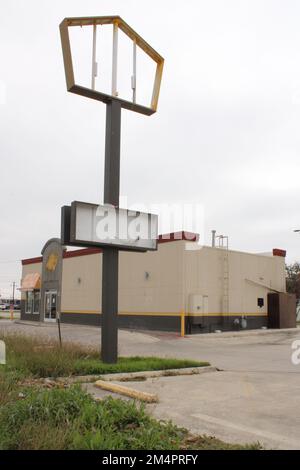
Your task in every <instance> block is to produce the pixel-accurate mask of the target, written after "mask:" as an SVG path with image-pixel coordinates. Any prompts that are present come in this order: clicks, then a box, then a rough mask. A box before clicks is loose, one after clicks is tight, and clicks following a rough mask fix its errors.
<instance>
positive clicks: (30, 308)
mask: <svg viewBox="0 0 300 470" xmlns="http://www.w3.org/2000/svg"><path fill="white" fill-rule="evenodd" d="M25 312H26V313H40V291H39V290H35V291H29V292H26V301H25Z"/></svg>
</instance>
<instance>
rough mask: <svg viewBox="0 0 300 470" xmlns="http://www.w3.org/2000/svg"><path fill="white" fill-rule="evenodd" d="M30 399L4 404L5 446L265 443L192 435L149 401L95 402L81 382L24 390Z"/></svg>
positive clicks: (1, 440) (0, 412)
mask: <svg viewBox="0 0 300 470" xmlns="http://www.w3.org/2000/svg"><path fill="white" fill-rule="evenodd" d="M24 395H25V398H22V399H17V400H14V401H11V402H9V403H6V405H5V406H2V407H0V449H1V450H24V449H26V450H28V449H30V450H42V449H50V450H59V449H64V450H72V449H73V450H75V449H84V450H133V449H146V450H178V449H198V448H201V449H249V448H255V449H257V448H260V446H259V445H258V444H256V445H252V446H238V445H230V444H226V443H223V442H222V441H219V440H217V439H214V438H209V437H206V436H203V437H197V438H195V437H192V438H191V437H189V434H188V432H187V431H186V430H185V429H180V428H178V427H176V426H175V425H173V424H172V423H171V422H163V421H158V420H155V419H154V418H152V417H150V416H149V415H148V414H147V413H146V411H145V407H144V406H143V405H137V404H136V403H134V402H124V401H123V400H116V399H112V398H106V399H105V400H103V401H101V402H95V401H94V400H93V399H92V398H91V396H90V395H88V394H87V393H86V392H84V391H83V390H82V389H81V388H80V386H79V385H73V386H72V387H71V388H69V389H67V390H62V389H51V390H45V389H36V390H34V389H24V390H23V396H24Z"/></svg>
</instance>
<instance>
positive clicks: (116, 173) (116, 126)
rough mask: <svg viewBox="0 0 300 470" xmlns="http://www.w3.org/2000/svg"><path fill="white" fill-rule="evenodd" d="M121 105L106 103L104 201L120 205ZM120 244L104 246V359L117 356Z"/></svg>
mask: <svg viewBox="0 0 300 470" xmlns="http://www.w3.org/2000/svg"><path fill="white" fill-rule="evenodd" d="M120 145H121V105H120V103H118V102H117V101H116V100H112V101H111V103H109V104H107V105H106V137H105V172H104V175H105V176H104V204H112V205H113V206H116V207H118V206H119V197H120ZM118 273H119V250H118V248H113V247H111V248H104V249H103V257H102V329H101V357H102V360H103V361H104V362H107V363H115V362H117V359H118ZM108 332H109V334H108Z"/></svg>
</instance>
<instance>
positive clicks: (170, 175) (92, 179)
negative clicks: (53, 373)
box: [0, 0, 300, 296]
mask: <svg viewBox="0 0 300 470" xmlns="http://www.w3.org/2000/svg"><path fill="white" fill-rule="evenodd" d="M102 15H120V16H122V17H123V18H124V19H125V21H126V22H127V23H129V24H130V25H131V26H132V27H133V28H134V29H135V30H136V31H137V32H139V33H140V34H141V35H142V36H143V37H144V38H145V39H146V40H147V41H148V42H149V43H150V44H151V45H152V46H153V47H154V48H155V49H156V50H157V51H158V52H159V53H160V54H161V55H162V56H163V57H164V58H165V71H164V76H163V82H162V89H161V96H160V101H159V108H158V112H157V114H155V115H154V116H152V117H150V118H149V117H145V116H141V115H138V114H136V113H132V112H129V111H123V114H122V157H121V159H122V169H121V171H122V173H121V194H122V195H123V196H127V197H128V202H129V204H132V203H146V204H151V203H156V204H159V203H168V204H172V203H185V204H187V203H194V204H202V205H203V207H204V213H205V217H204V229H203V233H201V234H200V237H201V239H202V241H203V242H204V243H209V242H210V236H209V233H210V230H211V229H216V230H217V231H218V232H219V233H223V234H226V235H228V236H229V243H230V247H231V248H232V249H237V250H244V251H250V252H266V251H271V250H272V248H275V247H278V248H283V249H286V250H287V254H288V256H287V260H288V261H289V262H290V261H294V260H299V261H300V235H297V234H294V233H293V229H295V228H300V211H299V209H300V188H299V179H300V158H299V156H300V132H299V128H300V29H299V19H300V3H299V2H298V1H297V0H294V1H293V0H285V1H283V0H281V1H279V0H251V1H246V0H226V1H225V0H224V1H221V0H210V1H207V0H206V1H203V0H187V1H185V2H183V1H182V0H181V1H177V0H172V1H171V0H164V1H157V0H152V1H151V2H142V1H141V0H139V1H137V0H119V1H118V0H109V1H100V0H98V1H95V0H85V1H84V2H83V1H77V0H63V1H58V0H51V1H49V0H43V1H37V0H26V1H25V0H2V1H1V6H0V156H1V177H0V190H1V193H0V194H1V232H0V233H1V244H0V293H1V294H2V296H5V295H6V294H7V293H9V292H11V288H10V285H11V283H12V281H14V280H15V281H17V283H19V280H20V277H21V270H20V261H19V260H20V259H22V258H28V257H33V256H38V255H40V252H41V249H42V247H43V245H44V243H45V242H46V241H47V240H48V239H49V238H51V237H53V236H59V234H60V207H61V206H62V205H65V204H69V203H70V202H71V201H73V200H82V201H86V202H101V200H102V193H103V167H104V129H105V105H103V104H102V103H100V102H96V101H92V100H88V99H87V98H83V97H80V96H76V95H74V94H71V93H67V91H66V86H65V78H64V69H63V62H62V54H61V45H60V36H59V29H58V26H59V23H60V22H61V20H62V19H63V18H64V17H67V16H102ZM142 78H143V77H141V76H138V85H139V80H142ZM182 228H184V227H182Z"/></svg>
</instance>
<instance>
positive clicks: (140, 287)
mask: <svg viewBox="0 0 300 470" xmlns="http://www.w3.org/2000/svg"><path fill="white" fill-rule="evenodd" d="M177 238H178V239H177ZM187 238H189V239H190V236H188V237H187V236H184V233H182V232H180V234H171V239H164V238H163V237H160V238H159V241H158V250H157V251H154V252H147V253H132V252H124V251H123V252H121V253H120V266H119V324H120V326H121V327H130V328H144V329H149V328H151V329H157V330H160V329H164V330H172V331H178V332H179V331H180V325H181V318H182V316H183V315H184V321H185V326H186V329H187V330H188V331H190V332H208V331H215V330H232V329H242V328H259V327H262V326H266V325H267V320H268V293H271V292H285V251H283V250H279V249H274V250H273V251H272V252H271V253H270V254H251V253H244V252H239V251H234V250H228V249H226V248H218V247H209V246H203V247H201V246H200V245H199V244H198V243H197V237H196V236H193V241H190V240H187ZM22 268H23V271H22V302H21V318H22V319H23V320H26V319H27V320H35V321H53V320H54V321H55V319H56V315H57V312H60V317H61V321H63V322H69V323H83V324H94V325H96V324H97V325H100V324H101V285H102V284H101V283H102V275H101V273H102V253H101V250H100V249H95V248H92V249H90V248H89V249H80V250H74V251H66V250H65V249H63V247H61V244H60V240H57V239H52V240H49V242H47V243H46V245H45V247H44V248H43V250H42V257H39V258H33V259H25V260H23V261H22Z"/></svg>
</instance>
